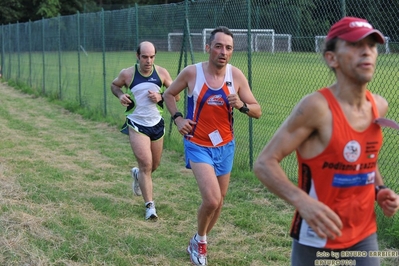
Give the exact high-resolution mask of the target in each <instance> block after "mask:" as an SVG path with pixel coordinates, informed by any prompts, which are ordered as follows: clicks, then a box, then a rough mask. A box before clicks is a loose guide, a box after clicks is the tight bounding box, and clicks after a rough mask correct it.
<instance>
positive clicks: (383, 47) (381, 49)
mask: <svg viewBox="0 0 399 266" xmlns="http://www.w3.org/2000/svg"><path fill="white" fill-rule="evenodd" d="M326 37H327V36H315V38H314V45H315V52H316V53H321V52H323V48H324V41H325V39H326ZM389 40H390V38H389V37H387V36H385V43H384V44H379V45H378V47H377V49H378V53H380V54H389V53H390V50H389Z"/></svg>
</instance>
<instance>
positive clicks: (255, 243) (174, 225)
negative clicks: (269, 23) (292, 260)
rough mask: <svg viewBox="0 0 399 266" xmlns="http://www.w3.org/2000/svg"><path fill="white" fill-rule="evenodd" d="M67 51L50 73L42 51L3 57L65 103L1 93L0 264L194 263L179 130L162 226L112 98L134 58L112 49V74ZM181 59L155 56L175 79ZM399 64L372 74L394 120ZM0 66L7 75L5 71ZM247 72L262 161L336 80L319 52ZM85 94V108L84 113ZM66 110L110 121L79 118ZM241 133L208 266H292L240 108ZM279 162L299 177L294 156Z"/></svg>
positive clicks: (242, 58) (387, 61)
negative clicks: (146, 203) (287, 126)
mask: <svg viewBox="0 0 399 266" xmlns="http://www.w3.org/2000/svg"><path fill="white" fill-rule="evenodd" d="M61 57H62V58H61V61H62V64H61V67H59V65H58V55H57V54H51V53H49V54H46V56H45V62H46V63H45V68H44V69H43V66H42V65H41V62H42V59H43V58H42V56H41V55H40V54H39V55H38V54H35V55H33V56H32V58H34V62H35V63H34V64H33V66H34V67H33V68H32V69H31V70H30V69H29V68H28V67H27V66H28V65H29V64H28V61H27V58H28V56H27V55H22V56H20V58H19V59H18V58H17V57H16V56H15V55H12V56H10V57H9V58H8V57H7V58H6V59H7V60H9V62H10V65H12V68H11V69H10V78H11V79H13V80H16V81H17V82H16V85H21V84H29V83H30V82H31V84H32V87H33V92H32V90H31V89H30V88H29V89H27V88H26V87H25V86H22V90H23V91H27V92H29V93H33V95H38V92H41V91H42V90H43V83H45V86H44V88H45V93H46V94H47V95H48V96H50V99H57V98H58V96H59V92H61V98H62V101H61V102H59V101H55V102H56V103H60V105H55V106H53V105H48V104H47V103H46V101H45V100H43V99H41V98H40V97H39V98H35V97H34V96H32V95H31V96H29V95H22V94H19V93H18V92H14V91H13V90H6V89H4V90H3V89H1V91H2V92H4V95H0V101H1V106H0V119H2V120H3V121H2V123H1V127H0V129H1V131H0V134H1V135H4V136H6V137H7V138H5V140H4V141H2V142H1V143H2V144H1V145H2V147H0V150H1V154H3V152H4V155H1V156H0V160H1V161H0V166H1V168H0V170H1V172H0V180H1V181H2V182H4V185H1V187H2V190H4V191H2V193H1V194H0V195H1V196H2V201H3V200H4V202H5V203H4V205H2V209H1V213H0V217H1V218H0V219H1V220H0V230H1V231H2V232H4V235H1V236H0V246H1V245H3V244H4V245H3V246H5V247H6V249H4V251H0V264H1V262H2V260H1V259H3V261H6V262H8V261H11V262H12V263H10V264H9V265H22V264H23V263H24V262H25V263H27V261H29V260H31V261H34V263H33V264H32V265H50V264H52V265H187V264H188V260H187V256H186V254H184V248H185V245H186V242H187V241H188V238H189V237H190V235H191V234H192V233H193V230H194V229H195V217H194V216H195V211H196V208H197V206H198V204H199V197H198V193H197V191H196V186H195V183H194V180H193V179H192V175H191V173H190V172H187V170H185V169H184V168H183V165H182V163H183V161H182V155H181V151H182V147H181V140H180V136H179V135H178V134H177V132H176V131H175V130H174V128H173V127H172V133H171V135H170V136H168V138H167V140H166V143H165V146H166V147H167V150H166V151H165V155H164V158H163V161H162V164H161V168H160V170H159V171H158V172H157V173H156V174H155V183H156V188H155V190H156V192H155V196H156V199H157V202H158V206H159V208H160V210H162V211H161V212H163V213H164V215H163V216H164V217H163V218H162V219H161V220H160V222H159V223H157V224H156V225H153V224H151V223H146V222H144V221H143V214H144V213H143V209H142V202H141V201H142V200H141V199H138V198H134V197H133V196H132V195H131V191H130V187H129V186H130V177H129V175H128V173H129V167H131V166H132V165H134V161H133V156H132V154H131V151H130V147H128V146H126V145H128V143H127V140H126V139H125V138H124V136H123V135H121V134H119V133H118V131H117V128H116V126H119V125H120V124H121V121H123V114H122V113H123V108H122V107H121V106H120V105H119V103H118V101H117V100H116V99H115V98H114V96H112V95H111V93H110V90H109V84H110V83H111V81H112V79H113V78H114V77H116V75H117V74H118V72H119V71H120V70H121V69H122V68H124V67H127V66H130V65H132V63H133V62H134V54H133V53H116V52H115V53H107V54H106V57H105V60H106V61H105V62H106V63H105V67H106V70H105V72H104V71H103V61H102V58H103V57H102V55H101V54H100V53H92V52H88V56H85V55H83V54H82V55H81V56H80V65H78V64H77V62H78V57H77V55H76V54H69V53H63V54H62V56H61ZM194 58H195V61H196V62H198V61H201V60H205V59H206V55H204V54H202V53H196V54H194ZM7 60H6V66H7V62H8V61H7ZM178 60H179V54H178V53H162V52H159V53H158V55H157V59H156V63H157V64H159V65H162V66H164V67H166V68H168V69H169V71H170V73H171V75H172V76H176V74H177V70H178ZM17 62H21V63H20V64H18V63H17ZM188 63H191V59H190V55H189V56H188ZM232 63H233V64H234V65H237V66H239V67H240V68H241V69H242V70H243V72H244V73H245V74H247V73H248V65H247V63H246V54H244V53H235V54H234V56H233V60H232ZM397 63H398V58H397V56H396V55H392V56H391V55H383V56H380V61H379V65H378V69H377V73H376V78H375V80H374V81H373V82H372V83H371V84H370V88H371V89H372V91H375V92H378V93H381V94H382V95H383V96H385V97H386V98H387V99H388V100H389V102H390V103H391V109H390V112H389V117H391V118H394V119H396V120H398V119H397V115H396V113H397V112H398V110H397V109H396V108H397V107H396V106H397V104H396V103H397V101H398V100H397V99H398V97H397V91H396V84H398V82H397V81H398V75H397V73H396V67H395V66H396V65H397ZM18 65H19V67H18ZM30 72H31V73H32V76H31V77H32V79H31V80H29V79H28V77H29V73H30ZM18 73H19V74H18ZM60 73H61V75H60V76H61V80H59V74H60ZM79 73H80V74H79ZM3 74H4V75H5V76H7V71H5V72H3ZM251 74H252V80H251V82H252V88H253V91H254V94H255V96H256V97H257V99H258V100H259V102H260V104H261V106H262V109H263V116H262V118H261V119H259V120H253V121H252V122H253V123H252V126H253V138H252V142H253V147H252V150H253V153H254V154H253V155H254V157H255V158H256V155H257V154H258V153H259V151H260V150H261V149H262V148H263V146H264V145H265V144H266V142H267V141H268V140H269V139H270V137H271V136H272V134H273V133H274V131H275V130H276V128H277V127H278V126H279V124H280V123H281V122H282V121H283V119H284V118H285V117H286V116H287V115H288V114H289V112H290V111H291V109H292V108H293V106H294V105H295V103H296V102H297V101H298V100H299V99H300V98H301V97H302V96H303V95H305V94H307V93H310V92H312V91H314V90H316V89H317V88H319V87H321V86H323V85H328V84H331V83H332V82H333V75H332V73H331V72H329V70H328V69H327V67H326V66H325V65H324V63H323V61H322V60H321V57H320V55H317V54H275V55H271V54H256V55H254V57H253V59H252V68H251ZM43 77H45V82H43ZM79 80H80V82H81V83H80V84H79ZM104 80H105V83H104ZM59 84H61V90H60V89H59ZM35 91H36V93H35ZM13 95H14V96H13ZM10 97H11V98H10ZM12 97H14V98H12ZM79 102H80V103H81V104H82V106H83V107H85V109H84V110H80V109H79V110H77V105H78V104H77V103H79ZM21 106H23V109H20V108H21ZM57 106H58V107H57ZM59 106H64V107H67V109H70V110H74V111H77V112H79V113H81V114H83V116H84V117H87V118H90V119H92V120H98V119H100V120H102V121H105V122H107V124H99V123H95V122H92V121H88V120H82V119H81V118H80V117H79V116H77V115H73V114H70V113H68V112H66V111H65V110H63V109H60V108H59ZM180 107H181V108H183V102H180ZM104 110H106V111H107V116H106V117H105V118H104V117H103V112H104ZM21 114H23V115H22V116H21ZM166 118H167V116H166ZM167 120H168V118H167ZM37 125H40V127H39V128H37ZM235 132H236V139H237V153H236V161H235V169H234V170H233V181H232V184H231V187H230V191H229V194H228V196H227V198H226V206H225V209H224V210H223V213H222V217H221V221H220V223H219V224H218V226H217V228H215V232H213V234H214V235H213V236H211V238H210V245H211V247H210V258H209V259H210V261H212V265H287V264H288V258H289V250H290V238H289V237H288V236H287V233H288V228H289V223H290V220H291V215H292V211H293V210H292V208H291V207H290V206H287V205H286V204H285V203H284V202H282V201H280V200H279V199H276V198H275V197H274V196H273V195H271V194H269V193H268V192H267V191H266V190H265V189H264V188H263V187H262V186H261V185H260V183H259V182H258V181H257V179H256V178H254V176H253V174H252V172H251V171H250V168H249V156H248V150H249V146H248V145H249V144H248V141H249V140H248V118H246V117H245V116H242V115H240V113H238V112H237V113H236V115H235ZM384 133H385V145H384V148H383V150H382V152H381V159H380V169H381V171H382V173H383V174H384V175H385V176H386V183H387V184H389V185H390V186H391V187H393V188H395V187H396V188H398V183H397V178H398V174H397V171H396V165H397V162H398V161H399V158H398V153H397V152H396V147H397V146H398V137H397V134H396V133H395V132H394V131H393V130H389V129H388V130H384ZM93 140H95V141H93ZM176 164H177V165H178V166H179V167H176ZM282 164H283V166H284V168H285V170H286V171H287V173H288V175H289V176H290V177H291V178H292V179H293V180H295V178H296V175H297V174H296V164H295V158H294V156H290V157H288V158H287V159H285V160H284V161H283V162H282ZM397 190H399V188H398V189H397ZM25 220H28V221H30V222H25ZM395 221H398V220H397V216H396V217H395V218H394V219H386V218H382V217H379V226H380V231H381V233H382V234H381V235H383V238H382V239H381V246H382V248H383V249H390V248H394V249H396V250H397V249H398V247H399V243H398V241H397V239H399V238H398V236H399V228H398V223H397V222H395ZM30 223H31V224H30ZM107 241H108V242H107ZM171 243H172V244H171ZM173 243H176V244H173ZM1 250H3V249H1ZM385 263H386V264H385V265H397V264H398V262H397V261H390V260H385Z"/></svg>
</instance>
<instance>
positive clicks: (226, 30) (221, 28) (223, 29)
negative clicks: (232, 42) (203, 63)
mask: <svg viewBox="0 0 399 266" xmlns="http://www.w3.org/2000/svg"><path fill="white" fill-rule="evenodd" d="M218 32H222V33H224V34H227V35H229V36H231V38H232V39H233V38H234V36H233V33H232V32H231V31H230V30H229V28H227V27H225V26H219V27H217V28H215V29H214V30H213V31H212V32H211V36H209V39H208V44H211V43H212V41H213V40H214V39H215V35H216V33H218Z"/></svg>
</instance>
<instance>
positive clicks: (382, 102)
mask: <svg viewBox="0 0 399 266" xmlns="http://www.w3.org/2000/svg"><path fill="white" fill-rule="evenodd" d="M373 97H374V101H375V104H376V105H377V108H378V112H379V114H380V116H382V117H385V115H386V113H387V112H388V101H387V100H386V99H385V98H384V97H382V96H381V95H379V94H374V93H373Z"/></svg>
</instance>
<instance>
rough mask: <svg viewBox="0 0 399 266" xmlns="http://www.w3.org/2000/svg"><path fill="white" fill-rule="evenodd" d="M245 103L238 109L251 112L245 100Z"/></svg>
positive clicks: (242, 111)
mask: <svg viewBox="0 0 399 266" xmlns="http://www.w3.org/2000/svg"><path fill="white" fill-rule="evenodd" d="M243 103H244V105H243V106H242V107H241V108H240V109H238V111H240V112H241V113H244V114H247V113H248V112H249V108H248V107H247V104H246V103H245V102H243Z"/></svg>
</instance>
